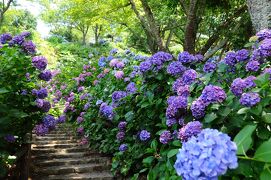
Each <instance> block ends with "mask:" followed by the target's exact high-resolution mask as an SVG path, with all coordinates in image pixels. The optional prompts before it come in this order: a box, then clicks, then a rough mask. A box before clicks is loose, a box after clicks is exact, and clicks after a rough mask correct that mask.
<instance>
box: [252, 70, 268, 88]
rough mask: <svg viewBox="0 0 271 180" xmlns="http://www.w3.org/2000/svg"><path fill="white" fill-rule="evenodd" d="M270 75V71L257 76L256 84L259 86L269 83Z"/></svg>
mask: <svg viewBox="0 0 271 180" xmlns="http://www.w3.org/2000/svg"><path fill="white" fill-rule="evenodd" d="M269 76H270V75H269V74H268V73H265V74H263V75H261V76H259V77H257V79H255V80H254V82H255V83H256V85H257V86H258V87H262V86H264V85H265V84H267V83H269Z"/></svg>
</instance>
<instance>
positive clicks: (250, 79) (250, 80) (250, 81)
mask: <svg viewBox="0 0 271 180" xmlns="http://www.w3.org/2000/svg"><path fill="white" fill-rule="evenodd" d="M256 79H257V78H256V77H255V76H248V77H247V78H245V79H244V83H245V87H246V88H253V87H256V83H255V82H254V80H256Z"/></svg>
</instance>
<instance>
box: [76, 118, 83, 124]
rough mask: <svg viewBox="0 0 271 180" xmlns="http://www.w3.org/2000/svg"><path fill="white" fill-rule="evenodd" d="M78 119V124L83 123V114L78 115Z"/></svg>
mask: <svg viewBox="0 0 271 180" xmlns="http://www.w3.org/2000/svg"><path fill="white" fill-rule="evenodd" d="M76 121H77V123H78V124H81V123H82V122H83V121H84V118H82V117H81V116H78V117H77V119H76Z"/></svg>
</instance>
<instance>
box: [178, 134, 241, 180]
mask: <svg viewBox="0 0 271 180" xmlns="http://www.w3.org/2000/svg"><path fill="white" fill-rule="evenodd" d="M236 151H237V146H236V144H235V143H234V142H232V141H231V138H230V137H229V136H228V135H227V134H224V133H221V132H219V131H217V130H215V129H204V130H202V131H201V133H199V134H198V136H197V137H192V138H190V139H189V140H188V141H187V142H185V143H183V146H182V148H181V149H180V150H179V153H178V154H177V160H176V162H175V164H174V168H175V169H176V172H177V174H178V175H179V176H182V178H183V179H184V180H198V179H218V176H220V175H223V174H225V173H226V172H227V170H228V169H235V168H237V166H238V162H237V156H236Z"/></svg>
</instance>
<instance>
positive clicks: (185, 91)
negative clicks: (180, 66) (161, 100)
mask: <svg viewBox="0 0 271 180" xmlns="http://www.w3.org/2000/svg"><path fill="white" fill-rule="evenodd" d="M189 94H190V87H189V85H184V86H180V87H178V88H177V95H178V96H183V97H188V96H189Z"/></svg>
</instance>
